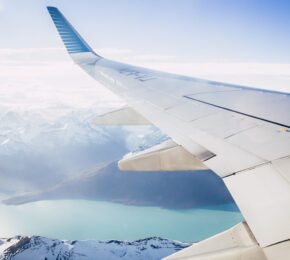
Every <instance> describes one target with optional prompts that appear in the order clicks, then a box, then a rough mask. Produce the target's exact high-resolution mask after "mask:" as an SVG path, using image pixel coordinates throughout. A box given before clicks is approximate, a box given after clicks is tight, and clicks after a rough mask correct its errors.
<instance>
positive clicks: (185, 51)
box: [0, 0, 290, 63]
mask: <svg viewBox="0 0 290 260" xmlns="http://www.w3.org/2000/svg"><path fill="white" fill-rule="evenodd" d="M0 2H1V9H0V10H1V16H0V31H1V32H2V37H1V42H0V48H39V47H41V48H51V47H61V43H60V41H59V40H56V39H55V30H54V27H53V26H52V24H51V22H50V20H49V16H48V13H47V11H46V9H45V6H46V5H54V6H57V7H58V8H60V10H61V11H63V13H64V14H65V16H67V18H68V19H69V20H70V21H71V22H72V24H74V25H75V27H76V28H77V29H78V30H79V31H80V32H81V34H82V35H83V36H84V38H85V39H87V40H88V42H89V43H90V44H91V45H92V46H93V47H94V48H97V49H102V48H118V49H131V50H134V51H135V52H138V53H142V54H144V55H145V54H146V55H148V54H155V55H166V56H168V55H178V56H181V57H183V58H190V59H191V60H194V61H216V60H226V61H235V62H244V61H246V62H249V61H252V62H267V63H273V62H279V63H288V62H289V59H290V52H289V45H290V33H289V28H290V16H289V11H290V2H289V1H281V0H277V1H272V0H237V1H232V0H179V1H177V0H146V1H141V0H137V1H136V0H121V1H120V0H107V1H100V0H94V1H91V0H81V1H80V0H58V1H56V0H55V1H49V0H25V1H23V0H1V1H0Z"/></svg>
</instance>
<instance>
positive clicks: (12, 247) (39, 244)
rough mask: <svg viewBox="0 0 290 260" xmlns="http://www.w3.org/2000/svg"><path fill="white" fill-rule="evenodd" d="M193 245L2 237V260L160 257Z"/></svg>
mask: <svg viewBox="0 0 290 260" xmlns="http://www.w3.org/2000/svg"><path fill="white" fill-rule="evenodd" d="M190 245H191V244H190V243H182V242H178V241H173V240H168V239H163V238H159V237H151V238H146V239H140V240H136V241H132V242H127V241H120V240H107V241H95V240H88V241H67V240H57V239H49V238H45V237H40V236H32V237H27V236H17V237H13V238H8V239H7V238H4V239H0V260H76V259H77V260H115V259H124V260H125V259H126V260H142V259H144V260H145V259H146V260H158V259H161V258H163V257H165V256H168V255H170V254H173V253H175V252H177V251H179V250H181V249H184V248H186V247H188V246H190Z"/></svg>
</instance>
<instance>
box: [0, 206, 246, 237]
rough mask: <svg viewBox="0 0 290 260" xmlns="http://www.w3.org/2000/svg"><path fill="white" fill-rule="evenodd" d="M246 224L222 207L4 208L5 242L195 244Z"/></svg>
mask: <svg viewBox="0 0 290 260" xmlns="http://www.w3.org/2000/svg"><path fill="white" fill-rule="evenodd" d="M228 206H229V205H225V207H228ZM242 220H243V217H242V215H241V214H240V213H239V212H233V211H232V212H231V211H223V210H220V208H219V209H218V210H217V209H191V210H167V209H161V208H157V207H136V206H125V205H121V204H115V203H109V202H97V201H86V200H59V201H41V202H34V203H29V204H25V205H20V206H6V205H3V204H0V237H11V236H15V235H41V236H46V237H50V238H59V239H69V240H86V239H97V240H106V239H120V240H135V239H140V238H145V237H151V236H160V237H164V238H169V239H175V240H179V241H192V242H194V241H200V240H202V239H205V238H207V237H209V236H212V235H214V234H216V233H219V232H221V231H223V230H226V229H228V228H230V227H231V226H233V225H235V224H237V223H239V222H240V221H242Z"/></svg>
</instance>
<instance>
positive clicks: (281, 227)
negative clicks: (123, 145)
mask: <svg viewBox="0 0 290 260" xmlns="http://www.w3.org/2000/svg"><path fill="white" fill-rule="evenodd" d="M48 10H49V13H50V15H51V17H52V19H53V21H54V23H55V25H56V27H57V29H58V31H59V34H60V36H61V38H62V40H63V42H64V44H65V46H66V48H67V50H68V52H69V54H70V56H71V57H72V59H73V60H74V61H75V62H76V63H77V64H78V65H79V66H80V67H82V68H83V69H84V70H85V71H86V72H87V73H88V74H89V75H91V76H92V77H93V78H95V79H96V80H97V81H99V82H100V83H101V84H103V85H104V86H106V87H107V88H109V89H110V90H111V91H112V92H114V93H115V94H117V95H119V96H120V97H122V98H123V99H124V100H126V102H127V103H128V105H129V106H131V107H132V108H133V109H135V110H136V111H137V112H138V113H139V114H141V115H142V116H144V117H145V118H146V119H148V120H149V121H150V122H151V123H152V124H154V125H156V126H157V127H159V128H160V129H161V130H162V131H163V132H165V133H166V134H168V135H169V136H170V137H171V138H172V139H173V140H174V142H175V143H177V144H178V145H180V146H182V147H183V148H184V149H185V150H187V151H188V152H189V153H191V154H192V155H193V156H194V157H195V158H196V159H198V160H199V161H201V162H202V163H203V164H204V165H206V166H207V167H208V168H210V169H212V170H213V171H214V172H215V173H216V174H218V175H219V176H220V177H221V178H223V180H224V182H225V184H226V186H227V188H228V189H229V191H230V193H231V194H232V196H233V197H234V199H235V201H236V203H237V205H238V206H239V208H240V210H241V212H242V214H243V216H244V217H245V219H246V221H247V225H248V227H249V228H248V229H247V230H248V231H247V232H250V233H251V234H252V237H253V239H254V241H256V242H255V243H256V244H257V246H258V248H259V250H262V249H263V256H262V257H264V258H234V257H236V256H233V257H232V258H225V257H224V258H218V257H217V258H195V256H194V254H195V251H194V250H197V249H195V247H194V246H193V248H192V254H189V256H187V258H184V259H278V258H273V255H274V257H277V252H279V253H280V256H282V257H280V258H279V260H280V259H281V260H283V259H290V245H289V239H290V130H289V128H290V94H289V93H281V92H275V91H267V90H261V89H254V88H247V87H243V86H236V85H230V84H226V83H220V82H213V81H208V80H202V79H197V78H191V77H185V76H179V75H173V74H169V73H164V72H159V71H154V70H149V69H145V68H140V67H136V66H131V65H127V64H122V63H118V62H114V61H110V60H107V59H105V58H102V57H101V56H99V55H97V54H95V53H94V52H93V51H92V49H91V48H90V47H89V46H88V44H87V43H86V42H84V40H83V39H82V38H81V37H80V36H79V34H78V33H77V32H76V31H75V29H74V28H73V27H72V26H71V25H70V24H69V23H68V22H67V20H66V19H65V18H64V16H63V15H62V14H61V13H60V12H59V11H58V10H57V9H56V8H54V7H48ZM224 243H226V242H224ZM281 245H282V246H281ZM261 248H262V249H261ZM277 248H279V250H278V249H277ZM281 248H282V249H281ZM210 250H211V248H210V247H209V249H208V251H209V252H211V251H210ZM212 250H213V249H212ZM187 251H188V250H187ZM269 252H270V253H269ZM273 252H274V253H273ZM281 252H282V253H281ZM204 254H205V253H204ZM239 254H240V253H239ZM288 254H289V255H288ZM241 255H242V254H241ZM287 255H288V256H289V258H286V256H287ZM179 257H183V256H182V251H181V252H180V253H179V254H176V255H173V256H172V257H169V258H168V259H179Z"/></svg>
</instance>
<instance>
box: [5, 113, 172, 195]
mask: <svg viewBox="0 0 290 260" xmlns="http://www.w3.org/2000/svg"><path fill="white" fill-rule="evenodd" d="M63 110H65V109H63ZM110 110H112V108H108V107H107V108H105V107H102V108H93V109H92V108H85V109H80V110H79V111H74V110H71V109H68V111H61V112H59V113H57V115H54V117H53V118H51V117H50V116H49V115H48V114H49V113H48V111H35V110H31V111H13V110H9V111H4V110H3V111H1V109H0V121H1V122H2V123H1V125H0V161H1V165H0V179H1V183H0V192H1V191H2V192H11V193H17V192H27V191H33V190H35V189H39V188H40V189H43V188H47V187H49V186H51V185H54V184H56V183H59V182H61V181H64V180H65V179H67V178H69V177H71V176H72V175H74V174H76V173H78V172H79V171H81V170H84V169H88V168H91V167H95V166H96V165H98V164H101V163H106V162H110V161H113V160H118V159H120V158H122V156H123V155H124V154H126V153H127V152H129V151H137V150H141V149H144V148H146V147H149V146H152V145H154V144H156V143H160V142H161V141H163V140H164V139H166V138H167V137H166V135H164V134H162V133H161V132H160V131H159V130H158V129H157V128H155V127H152V126H139V127H133V126H132V127H120V126H107V127H101V126H96V125H94V124H93V123H92V119H93V118H94V117H95V116H96V115H97V114H102V113H104V112H106V111H110ZM15 162H17V164H15ZM5 183H13V184H14V185H13V186H12V185H7V184H5ZM2 184H3V185H2Z"/></svg>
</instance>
